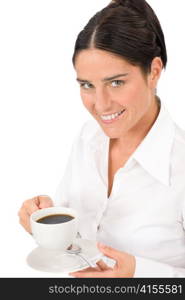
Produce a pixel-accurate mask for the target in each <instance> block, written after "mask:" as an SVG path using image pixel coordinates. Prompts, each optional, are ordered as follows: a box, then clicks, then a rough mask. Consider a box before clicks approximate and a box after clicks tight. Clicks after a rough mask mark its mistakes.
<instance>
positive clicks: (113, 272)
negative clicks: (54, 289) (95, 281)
mask: <svg viewBox="0 0 185 300" xmlns="http://www.w3.org/2000/svg"><path fill="white" fill-rule="evenodd" d="M98 248H99V250H100V251H101V252H102V253H103V254H104V255H105V256H108V257H110V258H112V259H114V260H115V261H116V263H115V265H114V267H113V268H110V267H108V266H107V265H106V264H105V263H104V262H103V261H102V260H100V261H99V262H97V263H96V264H97V267H96V268H87V269H84V270H82V271H79V272H73V273H70V275H72V276H74V277H90V278H92V277H116V278H118V277H133V276H134V273H135V264H136V263H135V257H134V256H133V255H130V254H128V253H126V252H121V251H118V250H116V249H113V248H111V247H108V246H105V245H102V244H100V243H98Z"/></svg>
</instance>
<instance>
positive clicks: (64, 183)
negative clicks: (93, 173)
mask: <svg viewBox="0 0 185 300" xmlns="http://www.w3.org/2000/svg"><path fill="white" fill-rule="evenodd" d="M77 139H78V138H76V139H75V141H74V142H73V145H72V148H71V152H70V155H69V158H68V161H67V164H66V168H65V171H64V175H63V177H62V179H61V181H60V182H59V184H58V186H57V188H56V191H55V193H54V196H53V201H54V205H55V206H65V207H69V206H70V203H69V199H70V182H71V178H72V173H73V165H74V155H75V148H76V144H77Z"/></svg>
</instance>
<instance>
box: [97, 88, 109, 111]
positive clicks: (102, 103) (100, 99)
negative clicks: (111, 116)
mask: <svg viewBox="0 0 185 300" xmlns="http://www.w3.org/2000/svg"><path fill="white" fill-rule="evenodd" d="M111 102H112V101H111V98H110V95H109V93H107V92H106V91H104V90H96V95H95V109H96V112H98V113H106V112H108V111H110V109H111Z"/></svg>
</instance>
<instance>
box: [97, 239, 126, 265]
mask: <svg viewBox="0 0 185 300" xmlns="http://www.w3.org/2000/svg"><path fill="white" fill-rule="evenodd" d="M98 248H99V250H100V251H101V252H102V253H103V254H104V255H105V256H107V257H109V258H112V259H114V260H116V261H119V259H120V258H121V257H122V252H120V251H118V250H116V249H114V248H112V247H109V246H106V245H104V244H102V243H98Z"/></svg>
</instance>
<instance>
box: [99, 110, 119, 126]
mask: <svg viewBox="0 0 185 300" xmlns="http://www.w3.org/2000/svg"><path fill="white" fill-rule="evenodd" d="M124 111H125V109H123V110H122V111H120V112H116V113H115V114H111V115H106V116H103V115H101V116H100V118H101V119H102V121H104V122H106V123H111V122H112V121H115V120H117V119H118V117H119V116H121V115H122V114H123V113H124Z"/></svg>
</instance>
